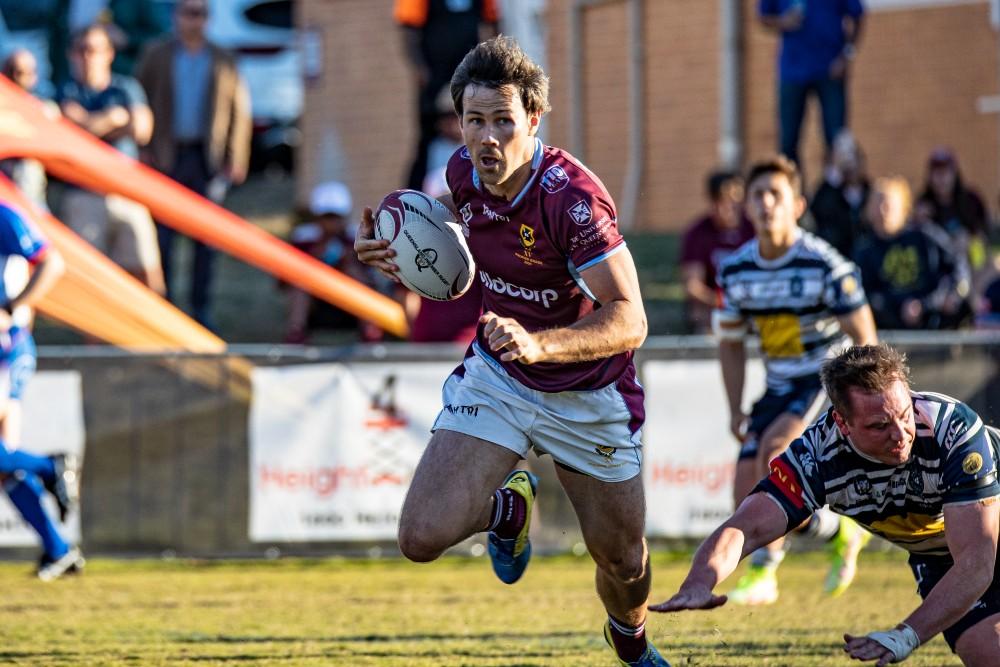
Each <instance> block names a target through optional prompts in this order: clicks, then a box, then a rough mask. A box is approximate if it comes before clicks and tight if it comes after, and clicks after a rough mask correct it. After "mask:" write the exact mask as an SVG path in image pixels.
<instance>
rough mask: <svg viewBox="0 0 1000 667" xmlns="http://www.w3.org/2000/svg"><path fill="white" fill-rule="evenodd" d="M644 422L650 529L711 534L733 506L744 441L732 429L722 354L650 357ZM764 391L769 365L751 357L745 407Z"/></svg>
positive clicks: (672, 533) (669, 534)
mask: <svg viewBox="0 0 1000 667" xmlns="http://www.w3.org/2000/svg"><path fill="white" fill-rule="evenodd" d="M642 378H643V387H645V390H646V425H645V426H644V427H643V446H644V453H643V482H644V483H645V487H646V534H647V535H649V536H651V537H703V536H706V535H708V534H709V533H711V532H712V531H713V530H715V528H717V527H718V525H719V524H720V523H722V521H723V520H725V519H726V518H727V517H728V516H729V515H730V513H731V512H732V508H733V502H732V495H733V490H732V489H733V474H734V471H735V467H736V455H737V453H738V451H739V450H738V445H737V443H736V439H735V438H734V437H733V436H732V434H730V432H729V408H728V404H727V403H726V395H725V391H724V389H723V387H722V371H721V369H720V368H719V362H718V361H717V360H714V359H709V360H692V361H683V360H681V361H647V362H646V363H644V364H643V366H642ZM763 393H764V368H763V366H762V365H761V364H760V363H757V362H751V363H749V364H747V376H746V386H745V388H744V391H743V396H744V399H743V400H744V408H745V409H749V406H750V405H751V404H752V401H754V400H756V398H757V397H759V396H760V395H761V394H763Z"/></svg>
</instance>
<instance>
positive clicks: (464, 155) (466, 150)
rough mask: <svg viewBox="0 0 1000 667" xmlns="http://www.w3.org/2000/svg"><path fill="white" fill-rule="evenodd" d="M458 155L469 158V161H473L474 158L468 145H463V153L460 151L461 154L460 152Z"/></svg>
mask: <svg viewBox="0 0 1000 667" xmlns="http://www.w3.org/2000/svg"><path fill="white" fill-rule="evenodd" d="M458 156H459V157H460V158H462V159H463V160H469V161H471V160H472V154H471V153H469V148H468V146H466V147H463V148H462V152H461V153H459V154H458Z"/></svg>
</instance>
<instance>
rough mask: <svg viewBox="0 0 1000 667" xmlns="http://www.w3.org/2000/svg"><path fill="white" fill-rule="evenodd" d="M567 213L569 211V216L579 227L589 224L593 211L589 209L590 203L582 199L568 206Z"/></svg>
mask: <svg viewBox="0 0 1000 667" xmlns="http://www.w3.org/2000/svg"><path fill="white" fill-rule="evenodd" d="M567 213H569V217H571V218H573V222H575V223H576V224H578V225H580V226H581V227H582V226H583V225H586V224H589V223H590V221H591V219H592V218H593V217H594V212H593V211H592V210H590V204H588V203H587V202H586V201H584V200H583V199H581V200H580V201H578V202H577V203H575V204H573V205H572V206H570V207H569V210H568V211H567Z"/></svg>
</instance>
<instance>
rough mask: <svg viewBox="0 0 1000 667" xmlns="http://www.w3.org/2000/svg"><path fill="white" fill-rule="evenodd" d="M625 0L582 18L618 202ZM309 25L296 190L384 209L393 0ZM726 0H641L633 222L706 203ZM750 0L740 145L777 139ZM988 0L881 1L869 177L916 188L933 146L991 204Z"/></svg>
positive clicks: (555, 134) (868, 136) (346, 4)
mask: <svg viewBox="0 0 1000 667" xmlns="http://www.w3.org/2000/svg"><path fill="white" fill-rule="evenodd" d="M626 4H627V3H626V2H618V3H610V4H607V5H603V6H600V7H596V8H592V9H589V10H587V12H586V15H585V20H584V40H585V44H586V50H585V57H584V73H583V77H584V81H585V88H586V92H585V95H584V100H583V104H584V108H583V109H582V113H583V118H584V119H585V133H586V141H585V146H584V149H583V151H582V157H583V158H584V160H585V161H586V163H587V164H588V165H589V166H590V167H591V168H592V169H593V170H594V171H595V172H596V173H597V174H598V175H600V176H601V178H602V179H603V180H604V182H605V184H606V185H607V186H608V189H609V190H610V191H611V193H612V195H614V196H615V197H618V198H620V197H621V194H622V187H623V184H624V179H625V167H626V164H627V158H628V143H627V138H628V123H629V107H628V104H629V91H628V81H627V73H628V57H629V42H628V20H627V6H626ZM571 6H572V2H571V0H549V3H548V7H547V10H546V17H547V22H548V31H549V50H548V59H549V61H548V72H549V74H550V76H551V78H552V106H553V111H552V113H551V115H550V116H549V117H548V118H546V119H545V120H544V121H543V123H544V124H545V126H546V132H547V135H546V137H547V140H548V141H549V142H550V143H553V144H556V145H560V146H565V147H569V141H570V137H569V132H570V129H569V124H570V118H571V116H570V112H571V110H570V109H569V108H568V106H569V86H570V72H569V58H570V52H569V34H568V32H569V10H570V7H571ZM299 7H300V9H299V12H300V16H299V25H301V26H304V27H306V28H317V29H318V30H320V31H321V35H322V44H323V63H324V68H323V70H324V71H323V75H322V77H321V78H320V79H319V80H318V81H317V82H315V83H314V84H311V85H309V86H308V87H307V91H306V111H305V117H304V118H303V131H304V144H305V145H304V148H303V150H302V151H301V153H300V157H299V166H300V172H299V173H300V178H299V185H298V188H299V198H300V200H302V199H304V195H305V193H307V192H308V190H309V188H310V187H311V186H312V184H313V183H315V182H317V181H318V180H320V179H323V178H342V179H344V180H346V181H347V182H349V183H350V185H351V186H352V188H353V189H354V191H355V197H356V199H357V201H358V202H359V204H360V203H367V204H370V205H374V204H376V203H377V202H378V200H379V198H380V197H381V196H382V195H383V194H384V193H385V192H387V191H389V190H391V189H394V188H396V187H399V186H400V184H401V183H402V181H403V175H404V173H405V171H406V169H407V167H408V165H409V160H410V158H411V152H412V145H413V141H414V128H413V122H414V115H415V112H414V109H413V105H414V102H413V98H414V94H415V93H414V88H413V84H412V82H411V79H410V76H409V70H408V69H407V67H406V64H405V61H404V60H403V57H402V51H401V48H400V38H399V34H398V30H397V29H396V27H395V26H394V24H393V22H392V18H391V11H392V1H391V0H305V1H304V2H301V3H300V4H299ZM718 7H719V3H718V1H717V0H669V1H668V0H646V2H645V3H644V20H643V39H644V40H645V44H646V61H645V71H646V75H645V78H644V82H645V85H646V100H645V107H644V110H645V116H646V136H647V141H646V144H645V156H644V170H645V173H644V179H643V185H642V190H641V202H640V209H639V211H638V215H637V218H636V220H635V221H634V222H635V225H634V226H635V228H637V229H642V230H677V229H680V228H682V227H683V226H684V225H685V224H686V222H687V221H688V220H689V219H690V218H691V217H692V216H694V215H695V214H696V213H697V212H698V211H699V210H700V208H701V207H702V201H703V194H702V181H703V179H704V175H705V173H706V172H707V171H708V170H710V169H711V168H712V167H713V166H715V164H716V162H717V155H718V148H717V147H718V141H719V115H720V112H719V104H720V93H719V82H718V79H719V66H720V64H719V27H718V22H719V12H718ZM755 7H756V0H744V7H743V14H744V16H743V22H744V58H743V66H744V77H743V103H744V117H743V127H744V130H745V146H744V148H745V150H744V155H745V156H746V157H747V158H748V159H752V158H754V157H757V156H760V155H761V154H763V153H766V152H771V151H773V150H774V147H775V146H776V112H775V109H774V97H775V80H774V76H775V73H774V64H775V54H776V48H777V40H776V38H775V37H774V36H773V35H771V34H769V33H767V32H766V31H764V30H763V29H762V28H761V27H760V26H759V24H758V23H757V21H756V15H755ZM988 12H989V8H988V3H987V2H986V1H985V0H984V1H983V2H978V3H976V2H972V3H968V4H958V5H953V6H950V7H940V8H921V9H909V10H896V11H874V12H871V13H870V14H869V15H868V21H867V23H866V25H865V31H864V35H863V37H862V44H861V48H860V53H859V57H858V60H857V63H856V67H855V70H854V72H853V76H852V80H851V87H850V92H851V98H850V99H851V120H852V124H853V127H854V129H855V131H856V133H857V135H858V137H859V139H860V141H861V143H862V145H863V147H864V148H865V150H866V152H867V154H868V156H869V163H870V166H871V171H872V173H873V174H882V173H889V172H892V173H900V174H903V175H905V176H907V177H908V178H909V179H910V180H911V182H912V183H913V185H914V186H915V187H917V186H919V184H920V182H921V181H922V178H923V167H924V160H925V158H926V155H927V153H928V151H929V150H930V148H931V147H932V146H934V145H936V144H942V143H943V144H949V145H951V146H953V147H954V148H955V149H956V150H957V151H958V154H959V158H960V162H961V164H962V168H963V171H964V173H965V175H966V178H967V180H968V181H970V182H971V183H973V184H976V185H977V186H978V187H979V188H980V189H981V191H982V192H983V193H984V195H985V196H986V198H987V200H988V201H990V202H992V201H993V200H994V199H995V197H996V193H997V180H998V176H1000V174H998V162H1000V136H998V128H1000V117H998V116H996V115H983V114H980V113H979V112H978V111H977V109H976V100H977V99H978V98H979V97H980V96H984V95H992V94H995V93H997V91H998V81H1000V72H998V65H997V51H998V49H997V38H996V34H995V33H994V32H993V31H992V30H991V28H990V26H989V21H988ZM816 116H817V114H816V113H815V110H811V111H810V119H809V122H808V123H807V126H806V128H805V134H804V143H803V146H804V148H803V160H804V163H805V167H806V171H807V176H808V178H809V181H810V182H813V181H815V180H816V178H818V177H819V175H820V171H821V167H820V164H821V158H822V150H823V149H822V144H821V141H820V139H819V138H818V135H819V127H818V119H817V117H816Z"/></svg>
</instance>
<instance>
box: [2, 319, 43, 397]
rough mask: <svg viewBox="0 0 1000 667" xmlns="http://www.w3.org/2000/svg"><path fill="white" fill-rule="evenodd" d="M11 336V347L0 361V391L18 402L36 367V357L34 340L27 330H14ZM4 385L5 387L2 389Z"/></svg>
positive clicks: (5, 351)
mask: <svg viewBox="0 0 1000 667" xmlns="http://www.w3.org/2000/svg"><path fill="white" fill-rule="evenodd" d="M12 334H13V335H12V337H11V345H10V347H9V348H7V349H6V350H4V351H3V358H2V359H0V367H2V369H3V371H4V372H3V375H4V378H3V381H2V382H0V389H2V390H3V391H6V392H7V396H8V397H9V398H11V399H14V400H16V401H19V400H21V397H22V396H23V395H24V388H25V387H26V386H27V384H28V380H30V379H31V377H32V376H33V375H34V374H35V369H36V368H37V367H38V355H37V352H36V351H35V339H34V338H33V337H32V336H31V333H30V332H29V331H28V330H27V329H14V330H12ZM4 384H6V385H7V386H6V387H4V386H3V385H4Z"/></svg>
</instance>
